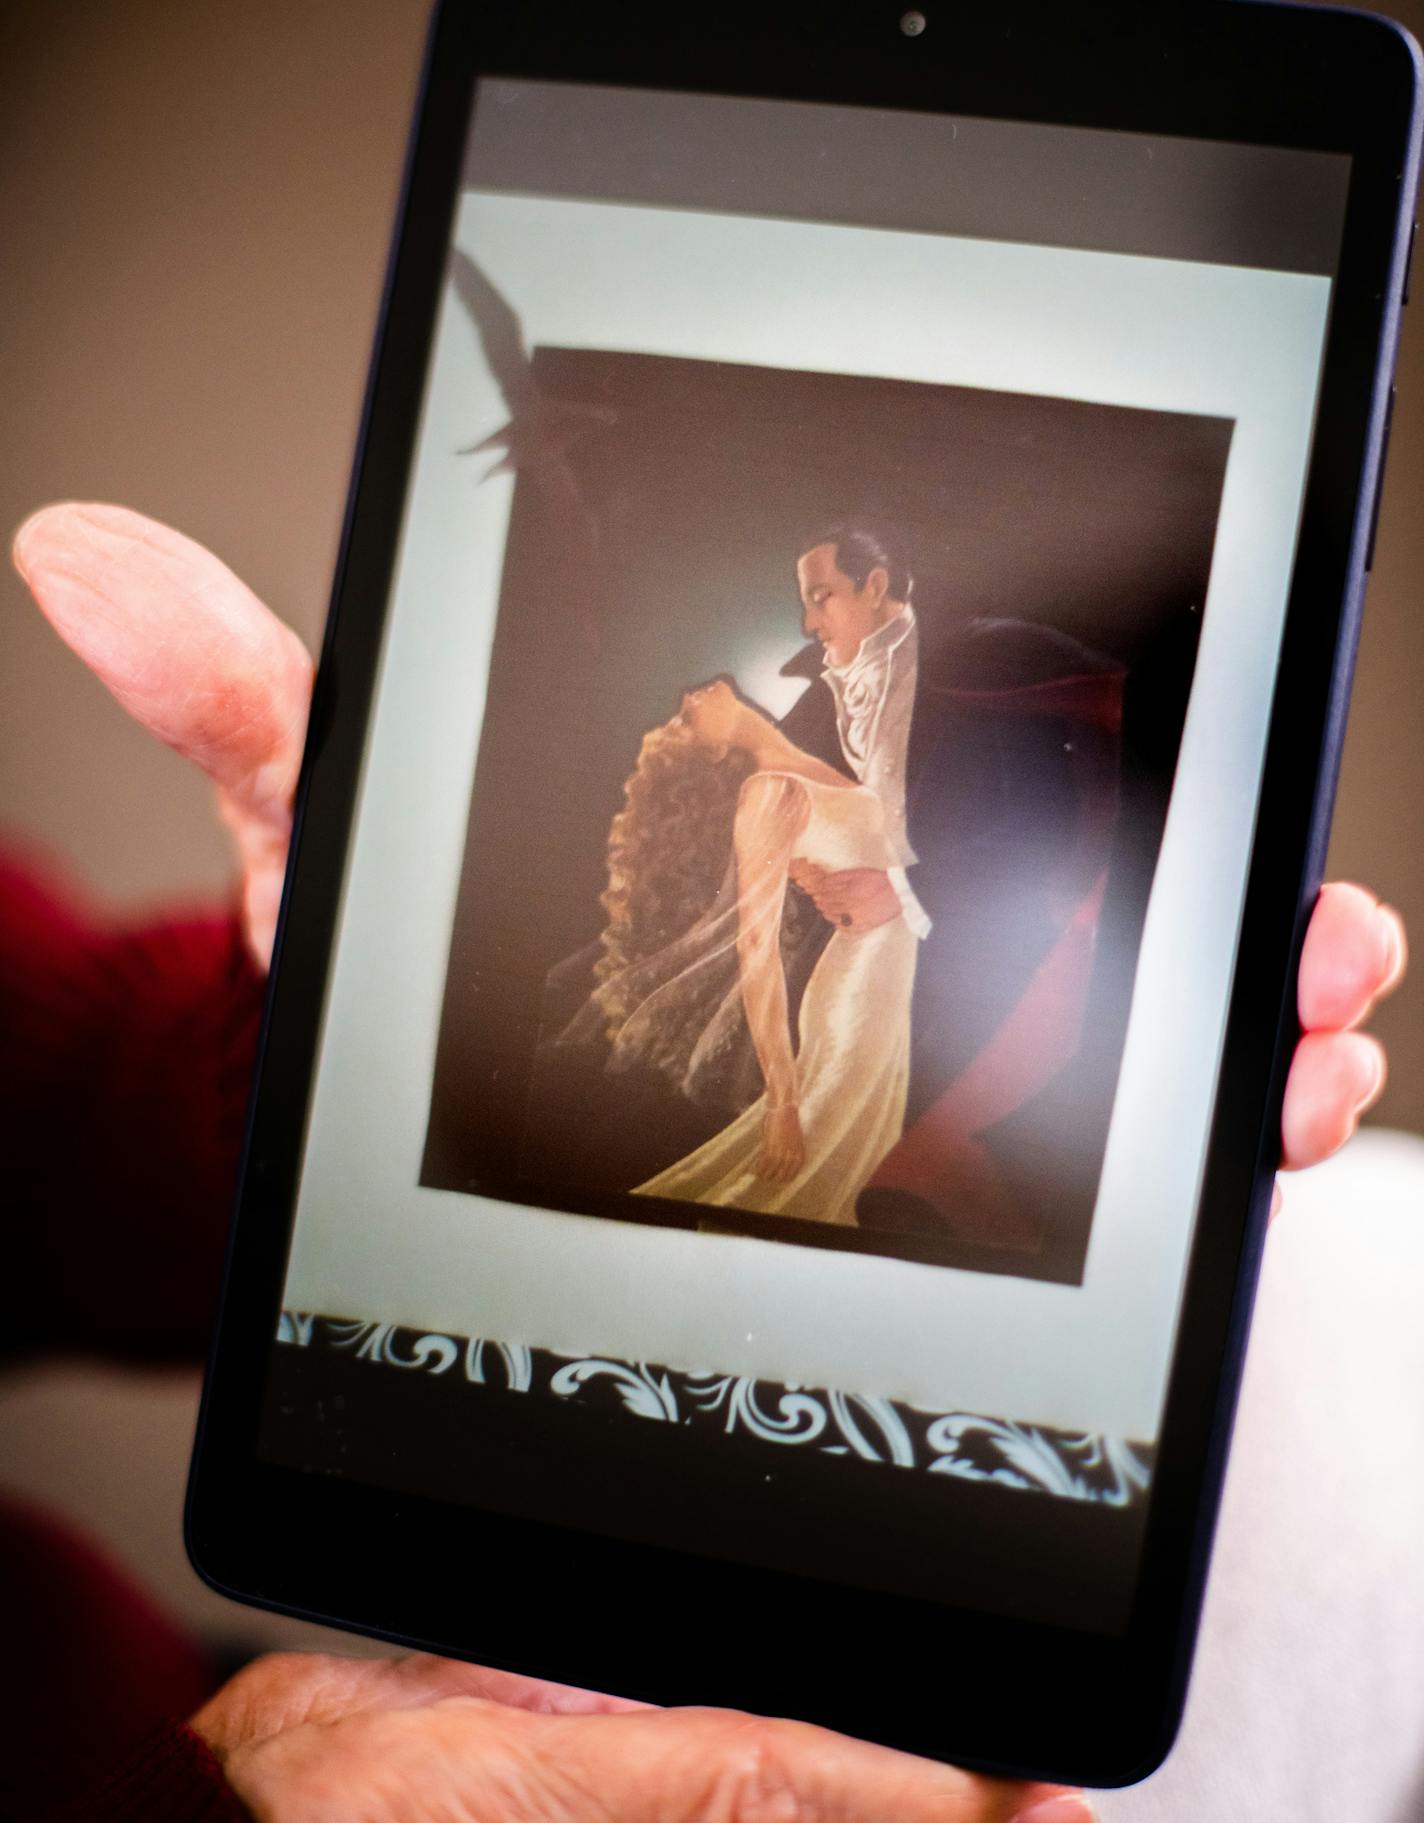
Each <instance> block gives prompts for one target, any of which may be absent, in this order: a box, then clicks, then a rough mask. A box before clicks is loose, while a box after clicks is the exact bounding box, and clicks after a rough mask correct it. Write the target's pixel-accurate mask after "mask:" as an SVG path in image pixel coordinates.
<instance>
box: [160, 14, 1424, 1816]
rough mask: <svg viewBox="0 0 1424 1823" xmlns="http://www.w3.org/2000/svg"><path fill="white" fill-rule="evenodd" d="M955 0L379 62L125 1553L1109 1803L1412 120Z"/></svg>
mask: <svg viewBox="0 0 1424 1823" xmlns="http://www.w3.org/2000/svg"><path fill="white" fill-rule="evenodd" d="M976 11H977V16H976V17H972V18H968V17H964V16H962V15H961V14H960V13H959V11H958V10H957V9H954V8H949V7H944V8H938V7H927V8H926V9H925V11H924V12H923V13H919V12H910V13H904V14H901V13H900V12H899V11H898V9H897V8H895V7H889V8H887V7H882V6H876V5H857V6H853V7H846V8H839V9H834V10H831V9H823V8H821V7H819V6H814V5H811V4H808V3H806V0H791V3H790V4H787V5H782V6H778V7H774V8H760V9H747V10H745V12H743V11H739V10H738V9H736V8H728V7H726V6H721V5H719V6H717V7H715V8H714V7H711V6H701V5H690V6H684V7H679V8H669V7H666V6H662V7H645V6H641V5H637V6H627V7H622V8H617V9H612V10H611V11H605V12H604V13H603V14H601V15H600V22H599V32H598V35H597V38H596V39H591V38H590V37H589V35H588V33H587V29H586V26H584V25H582V24H581V23H580V21H581V12H580V9H578V8H575V7H572V6H565V5H563V4H556V5H548V6H541V7H539V8H537V9H531V8H526V7H523V6H519V5H515V4H507V5H506V4H491V5H484V6H480V7H474V6H471V5H467V4H464V3H463V0H454V3H451V4H447V5H444V6H442V7H441V8H440V9H439V11H438V13H437V16H436V19H435V22H434V26H433V34H432V40H431V46H430V51H429V56H428V63H427V69H426V76H425V82H424V88H423V95H422V100H421V104H420V112H419V118H418V122H417V128H416V132H415V136H414V140H413V149H412V153H411V158H410V164H409V171H408V177H407V182H406V188H405V195H404V202H403V205H402V211H401V217H400V223H399V231H398V234H397V239H396V246H395V253H394V257H393V261H392V267H391V277H390V281H389V285H388V290H387V297H386V304H385V308H384V312H383V320H382V324H381V329H380V333H379V338H378V343H377V349H376V354H375V359H374V363H373V368H372V379H371V383H370V390H369V395H368V404H367V410H366V415H365V420H364V424H363V428H362V432H361V439H360V448H359V454H358V459H357V463H356V472H355V479H354V482H353V487H352V492H351V502H350V508H349V511H348V517H347V524H346V531H345V537H344V543H343V548H342V554H341V559H340V564H339V571H338V576H337V581H336V585H335V593H334V597H333V604H332V613H331V619H330V624H329V629H328V633H327V637H326V643H325V647H324V650H323V653H322V657H321V662H320V667H319V675H318V682H317V689H316V698H315V703H314V708H313V717H312V725H311V734H310V738H309V743H308V750H307V755H306V761H305V767H304V771H303V776H302V783H301V787H300V792H299V801H298V805H297V819H296V831H295V835H294V839H293V847H292V861H291V865H290V869H289V873H288V879H287V886H286V894H285V899H284V904H283V912H282V919H281V926H280V930H279V934H278V939H277V946H276V957H275V965H274V972H273V977H272V983H271V989H270V996H269V1004H268V1010H267V1018H266V1024H265V1029H264V1038H263V1043H262V1051H261V1061H260V1067H259V1073H258V1079H257V1087H256V1091H255V1099H254V1104H253V1110H252V1116H251V1124H250V1130H249V1135H248V1143H247V1149H246V1157H245V1164H244V1170H243V1177H242V1187H241V1192H240V1197H239V1208H238V1214H237V1219H236V1225H235V1231H234V1237H235V1238H234V1241H233V1246H232V1252H231V1256H230V1263H229V1271H228V1280H227V1289H226V1294H225V1299H224V1304H223V1311H222V1318H221V1325H220V1330H219V1335H218V1339H217V1343H216V1346H215V1353H214V1358H213V1363H212V1368H211V1372H210V1376H209V1380H208V1385H207V1391H206V1396H205V1402H204V1407H203V1418H202V1424H201V1428H200V1439H199V1445H198V1449H197V1454H196V1458H195V1468H194V1475H193V1482H192V1487H191V1493H190V1505H189V1515H188V1535H189V1543H190V1549H191V1552H192V1555H193V1558H194V1561H195V1563H196V1565H197V1566H198V1568H199V1570H200V1572H201V1573H202V1574H203V1575H204V1576H205V1577H206V1578H208V1580H209V1581H210V1582H212V1583H214V1584H215V1585H216V1586H218V1587H219V1588H221V1589H223V1590H225V1591H226V1592H228V1593H230V1594H233V1595H236V1596H238V1597H239V1598H241V1599H243V1600H246V1601H252V1602H257V1603H260V1604H262V1605H265V1606H268V1607H273V1608H278V1609H283V1610H286V1611H288V1612H293V1613H300V1614H303V1615H307V1616H312V1617H317V1618H320V1619H322V1620H325V1621H329V1622H334V1623H336V1624H339V1625H343V1626H347V1627H351V1628H355V1629H359V1630H362V1631H365V1632H368V1633H373V1634H377V1635H380V1636H383V1637H388V1638H391V1639H399V1640H405V1641H412V1642H418V1643H420V1644H423V1645H426V1646H429V1647H431V1648H434V1649H436V1650H439V1651H443V1652H449V1653H454V1654H462V1655H466V1656H470V1657H474V1658H478V1659H481V1660H483V1661H486V1662H489V1663H492V1664H497V1665H504V1666H509V1667H514V1668H517V1669H520V1670H525V1671H532V1672H536V1673H539V1674H542V1675H546V1676H550V1677H553V1678H556V1679H559V1680H562V1681H564V1682H571V1683H580V1684H587V1685H593V1686H596V1687H599V1688H603V1689H608V1690H613V1691H618V1692H622V1693H626V1694H629V1695H634V1696H639V1697H644V1698H648V1699H650V1700H653V1701H656V1702H681V1701H697V1702H711V1703H722V1704H729V1705H734V1706H737V1707H741V1708H750V1709H757V1710H766V1711H772V1712H776V1713H781V1714H788V1715H795V1716H804V1717H807V1718H810V1719H812V1720H815V1721H818V1722H823V1723H827V1724H830V1725H832V1726H835V1727H839V1728H843V1729H845V1730H848V1731H850V1732H853V1733H856V1734H860V1735H864V1736H868V1737H871V1738H874V1739H878V1740H882V1741H886V1742H890V1743H892V1744H894V1745H896V1746H899V1747H905V1748H910V1749H913V1750H915V1751H918V1752H921V1753H925V1754H931V1755H936V1756H940V1757H943V1758H946V1759H952V1760H956V1761H960V1762H963V1763H966V1764H969V1765H973V1766H979V1767H985V1768H989V1769H993V1770H1002V1771H1008V1772H1013V1773H1017V1774H1033V1775H1037V1776H1046V1777H1051V1778H1061V1779H1065V1780H1073V1781H1083V1782H1086V1783H1090V1784H1098V1785H1103V1784H1111V1783H1120V1782H1124V1781H1126V1780H1129V1779H1132V1778H1135V1777H1140V1776H1141V1775H1142V1774H1144V1773H1145V1772H1146V1771H1147V1770H1149V1769H1150V1768H1151V1766H1152V1765H1153V1764H1155V1763H1156V1761H1157V1760H1158V1759H1160V1757H1161V1756H1162V1754H1163V1753H1164V1752H1165V1751H1166V1747H1167V1745H1168V1743H1169V1742H1170V1739H1171V1735H1172V1731H1173V1728H1174V1727H1175V1723H1176V1718H1177V1714H1178V1712H1179V1709H1180V1706H1181V1701H1182V1693H1183V1690H1184V1686H1185V1679H1186V1672H1187V1666H1188V1662H1189V1658H1190V1647H1191V1638H1192V1633H1193V1629H1194V1626H1195V1618H1196V1614H1197V1609H1198V1606H1199V1601H1200V1595H1201V1589H1202V1583H1203V1577H1204V1573H1205V1563H1206V1555H1207V1548H1208V1543H1209V1538H1210V1533H1211V1528H1212V1522H1213V1517H1214V1514H1215V1511H1216V1505H1217V1498H1218V1494H1219V1490H1220V1484H1221V1476H1222V1468H1223V1462H1224V1456H1225V1448H1226V1440H1227V1434H1228V1431H1229V1427H1230V1417H1231V1412H1232V1408H1233V1403H1234V1400H1235V1396H1236V1389H1237V1382H1238V1378H1239V1373H1240V1366H1241V1359H1242V1352H1243V1347H1244V1337H1245V1329H1246V1322H1247V1315H1248V1310H1249V1306H1250V1302H1251V1296H1252V1288H1253V1283H1254V1278H1255V1273H1256V1265H1257V1260H1258V1256H1259V1252H1260V1247H1261V1242H1262V1236H1263V1230H1264V1225H1265V1221H1266V1210H1267V1203H1268V1199H1269V1190H1270V1183H1271V1177H1272V1172H1273V1168H1274V1162H1275V1157H1276V1152H1277V1148H1278V1133H1279V1110H1280V1100H1281V1094H1282V1088H1283V1080H1284V1072H1285V1067H1286V1064H1287V1061H1288V1059H1289V1055H1290V1052H1291V1048H1292V1045H1293V1042H1294V1037H1295V1033H1296V1027H1295V1021H1294V1004H1293V1002H1294V973H1295V962H1296V958H1297V955H1298V949H1299V943H1300V940H1301V937H1302V934H1303V930H1304V926H1305V923H1306V920H1307V917H1308V913H1309V909H1310V907H1311V904H1312V901H1313V897H1314V894H1315V892H1316V890H1317V887H1318V884H1319V878H1320V869H1321V864H1322V859H1323V856H1324V852H1325V839H1326V826H1327V820H1328V809H1329V803H1330V797H1331V792H1332V789H1333V783H1334V778H1335V772H1336V767H1337V762H1338V758H1339V748H1340V736H1341V728H1342V722H1343V716H1344V706H1345V695H1346V690H1347V685H1348V677H1349V671H1350V665H1351V660H1352V654H1353V650H1354V644H1355V637H1356V629H1357V625H1358V616H1359V609H1360V600H1361V594H1362V589H1363V578H1364V573H1365V571H1366V570H1367V569H1368V566H1369V555H1370V552H1369V545H1370V541H1371V538H1372V526H1373V519H1372V514H1373V509H1374V504H1375V501H1376V499H1377V497H1378V491H1379V475H1380V468H1381V464H1382V462H1383V457H1384V441H1385V436H1386V433H1387V428H1388V401H1389V398H1390V396H1391V392H1390V377H1391V372H1392V364H1393V355H1394V346H1395V339H1396V333H1397V326H1398V314H1399V308H1400V305H1401V302H1402V299H1403V295H1404V290H1405V285H1406V265H1407V249H1408V245H1409V241H1410V219H1411V214H1412V206H1413V198H1414V190H1415V182H1416V172H1417V161H1418V114H1417V108H1416V84H1417V67H1418V66H1417V62H1416V52H1415V49H1414V46H1413V45H1412V43H1411V41H1410V40H1409V39H1408V38H1407V37H1406V36H1405V35H1404V34H1402V33H1401V32H1399V31H1398V30H1396V29H1395V28H1393V27H1392V26H1389V25H1387V24H1385V23H1383V22H1381V21H1378V20H1375V19H1372V18H1368V17H1365V16H1360V15H1354V14H1348V13H1332V12H1327V11H1316V10H1304V9H1293V8H1287V7H1281V6H1266V5H1259V6H1258V5H1250V4H1201V5H1196V6H1193V7H1192V8H1190V9H1185V8H1182V9H1178V8H1175V7H1165V8H1154V9H1140V8H1135V7H1134V8H1121V9H1119V8H1117V7H1112V6H1093V7H1091V8H1087V9H1078V8H1065V7H1062V6H1051V7H1046V8H1040V7H1027V6H1025V7H1021V6H1018V5H1012V6H1007V7H1001V8H997V9H994V10H993V12H992V14H991V13H990V12H989V11H988V10H987V9H976Z"/></svg>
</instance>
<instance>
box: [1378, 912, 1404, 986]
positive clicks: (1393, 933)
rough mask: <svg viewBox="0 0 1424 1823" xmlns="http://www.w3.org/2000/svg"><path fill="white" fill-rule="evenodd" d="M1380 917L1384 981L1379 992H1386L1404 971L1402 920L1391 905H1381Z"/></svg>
mask: <svg viewBox="0 0 1424 1823" xmlns="http://www.w3.org/2000/svg"><path fill="white" fill-rule="evenodd" d="M1380 917H1381V918H1382V919H1383V921H1384V983H1383V985H1382V986H1381V988H1380V992H1381V993H1382V994H1387V993H1388V992H1389V990H1390V989H1391V988H1392V987H1394V986H1395V985H1396V984H1397V982H1398V981H1399V977H1400V976H1401V975H1402V974H1403V973H1404V963H1405V955H1406V950H1405V942H1404V920H1403V918H1401V917H1400V915H1399V913H1398V912H1397V911H1396V910H1395V909H1394V907H1393V906H1392V905H1382V906H1381V907H1380Z"/></svg>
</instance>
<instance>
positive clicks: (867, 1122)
mask: <svg viewBox="0 0 1424 1823" xmlns="http://www.w3.org/2000/svg"><path fill="white" fill-rule="evenodd" d="M754 780H755V781H758V782H761V783H760V788H759V789H758V790H757V791H755V792H752V793H745V792H744V798H743V803H742V806H741V807H740V808H739V810H738V813H737V842H738V850H739V853H744V852H746V850H747V849H748V848H749V847H752V846H754V845H755V842H756V839H757V836H758V833H759V830H758V828H757V827H755V826H753V827H750V828H749V827H748V826H747V825H748V823H752V824H753V825H756V824H760V825H761V826H762V827H763V828H765V829H766V830H768V831H769V832H772V831H774V827H775V825H776V823H777V822H778V820H781V821H783V822H784V820H785V819H786V817H787V816H788V815H791V816H794V817H795V819H796V821H797V822H799V823H800V828H799V833H797V834H796V835H795V837H794V839H793V841H792V844H791V848H790V858H791V859H793V860H805V861H812V862H815V863H816V865H817V866H820V867H824V868H826V869H827V870H829V871H833V872H834V871H839V870H840V869H843V868H852V867H872V868H877V869H882V868H886V867H888V866H890V864H891V855H890V851H889V849H888V847H887V844H886V839H885V820H884V815H883V812H882V809H881V804H880V800H879V798H878V797H877V796H876V795H875V793H874V792H873V791H872V790H870V789H869V787H868V786H864V785H825V784H821V783H819V782H818V781H815V780H811V779H806V778H802V777H801V776H800V775H798V774H792V773H774V774H767V773H758V774H755V775H754ZM772 780H775V781H776V784H775V785H774V786H772V785H771V781H772ZM802 794H804V796H803V795H802ZM802 819H804V820H802ZM785 865H786V862H785V853H784V850H783V851H782V856H781V858H780V859H779V861H778V864H777V873H778V875H779V878H778V879H776V880H774V881H772V882H770V883H769V884H770V885H771V888H772V891H773V893H774V903H773V904H772V907H771V909H772V910H773V911H774V914H775V916H776V918H777V919H778V921H779V918H780V911H781V902H782V898H783V896H784V892H785V873H784V868H785ZM740 890H742V891H743V892H745V888H744V887H743V888H740ZM917 948H918V943H917V941H916V939H915V936H914V934H913V933H912V932H911V930H910V929H909V927H908V925H907V924H906V923H905V920H904V918H903V917H896V918H892V919H891V920H890V921H889V922H888V923H886V924H881V925H879V926H877V927H876V929H874V930H871V931H866V932H864V933H863V934H855V933H853V932H850V931H841V930H837V931H835V932H834V933H833V934H832V936H831V938H830V940H829V941H828V943H827V944H826V947H825V949H824V950H823V951H822V953H821V955H820V957H819V959H818V960H817V963H816V966H815V968H814V969H813V970H812V972H811V977H810V979H809V981H808V982H807V984H806V991H805V994H804V995H803V997H802V1001H801V1013H800V1020H799V1035H800V1042H799V1044H798V1046H797V1053H796V1081H797V1093H798V1099H799V1103H800V1112H801V1132H802V1137H803V1139H804V1141H805V1145H806V1159H805V1163H804V1164H803V1166H802V1168H801V1170H800V1171H799V1172H798V1173H797V1175H796V1176H795V1177H794V1178H793V1179H792V1180H791V1181H790V1182H789V1183H784V1184H777V1183H769V1182H768V1181H767V1180H766V1179H765V1178H762V1177H759V1176H758V1175H757V1170H756V1165H757V1159H758V1157H759V1155H760V1152H761V1130H762V1120H763V1116H764V1114H765V1099H766V1098H765V1096H760V1097H758V1099H757V1100H756V1101H755V1102H754V1103H753V1104H752V1106H751V1107H749V1108H748V1109H746V1111H745V1112H744V1113H742V1114H741V1115H739V1116H738V1117H737V1119H736V1120H734V1121H733V1122H732V1124H731V1125H730V1126H729V1127H724V1128H723V1130H722V1131H721V1132H720V1133H718V1134H716V1135H715V1136H714V1137H713V1138H712V1139H710V1140H708V1141H707V1143H706V1144H705V1145H702V1146H699V1147H698V1149H697V1150H696V1151H695V1152H691V1153H689V1154H688V1156H687V1157H686V1158H683V1159H679V1160H678V1162H677V1163H676V1164H675V1165H670V1166H669V1167H668V1169H667V1170H666V1171H662V1172H659V1174H658V1175H657V1176H656V1177H652V1178H649V1179H648V1181H647V1182H646V1183H643V1184H639V1185H638V1186H637V1188H636V1190H635V1191H634V1192H633V1194H634V1195H636V1196H667V1197H674V1198H676V1199H678V1200H679V1201H684V1202H695V1203H705V1204H709V1205H711V1206H712V1207H721V1208H731V1209H748V1210H753V1211H757V1212H760V1213H763V1214H768V1215H789V1216H797V1217H799V1218H801V1219H802V1220H807V1221H815V1222H834V1223H839V1224H840V1225H842V1226H847V1227H850V1226H854V1224H855V1199H856V1197H857V1196H858V1195H859V1194H860V1191H861V1190H862V1189H863V1188H864V1186H865V1184H866V1182H867V1181H868V1180H869V1178H870V1176H871V1173H872V1172H873V1171H874V1170H875V1167H876V1166H877V1165H878V1164H879V1163H880V1161H881V1159H882V1158H883V1157H884V1156H885V1154H886V1153H887V1152H888V1151H889V1150H890V1148H891V1147H892V1146H893V1145H894V1144H895V1142H896V1141H897V1140H898V1139H899V1137H900V1133H901V1129H902V1127H903V1125H904V1119H905V1094H906V1089H907V1086H908V1082H909V1060H910V990H911V988H912V987H913V986H914V980H915V952H916V950H917Z"/></svg>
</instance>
